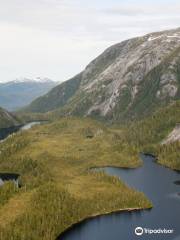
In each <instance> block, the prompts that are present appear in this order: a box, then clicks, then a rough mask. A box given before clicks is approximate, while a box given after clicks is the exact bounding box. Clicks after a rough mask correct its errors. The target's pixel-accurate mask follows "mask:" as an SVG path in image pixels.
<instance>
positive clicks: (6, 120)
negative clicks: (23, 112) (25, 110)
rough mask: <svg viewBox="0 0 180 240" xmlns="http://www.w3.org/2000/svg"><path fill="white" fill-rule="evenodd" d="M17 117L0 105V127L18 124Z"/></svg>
mask: <svg viewBox="0 0 180 240" xmlns="http://www.w3.org/2000/svg"><path fill="white" fill-rule="evenodd" d="M19 124H20V121H19V119H18V118H17V117H16V116H14V115H13V114H11V113H9V112H8V111H6V110H5V109H3V108H1V107H0V129H1V128H7V127H12V126H16V125H19Z"/></svg>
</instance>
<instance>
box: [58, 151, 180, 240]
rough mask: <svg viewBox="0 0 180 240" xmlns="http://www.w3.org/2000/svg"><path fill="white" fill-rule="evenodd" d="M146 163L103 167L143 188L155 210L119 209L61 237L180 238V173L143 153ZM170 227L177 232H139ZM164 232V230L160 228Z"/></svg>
mask: <svg viewBox="0 0 180 240" xmlns="http://www.w3.org/2000/svg"><path fill="white" fill-rule="evenodd" d="M141 158H142V160H143V166H142V167H140V168H137V169H121V168H113V167H105V168H101V169H100V170H103V171H105V172H106V173H107V174H109V175H111V176H117V177H120V178H121V179H122V180H123V181H124V182H125V183H126V184H127V185H129V186H130V187H132V188H135V189H136V190H138V191H142V192H144V193H145V194H146V196H147V197H148V198H149V199H150V200H151V201H152V203H153V208H152V209H151V210H141V211H132V212H127V211H124V212H119V213H112V214H109V215H104V216H99V217H95V218H92V219H89V220H85V221H82V222H81V223H79V224H76V225H74V226H73V227H72V228H71V229H69V230H67V231H66V232H65V233H63V234H62V235H60V236H59V237H58V238H57V239H58V240H92V239H93V240H134V239H143V240H144V239H145V240H151V239H152V240H153V239H158V240H164V239H165V240H166V239H168V240H180V196H179V195H178V193H179V192H180V186H179V185H178V184H175V183H177V181H178V182H179V180H180V174H179V172H176V171H173V170H171V169H168V168H165V167H163V166H161V165H159V164H157V163H156V161H155V158H154V157H153V156H150V155H145V154H141ZM136 227H142V228H145V229H147V230H148V229H157V230H158V229H162V230H163V229H168V230H169V229H170V230H173V233H164V234H162V233H156V234H153V233H151V234H148V233H146V234H145V233H144V234H143V235H141V236H137V235H135V232H134V230H135V228H136ZM159 232H161V231H159Z"/></svg>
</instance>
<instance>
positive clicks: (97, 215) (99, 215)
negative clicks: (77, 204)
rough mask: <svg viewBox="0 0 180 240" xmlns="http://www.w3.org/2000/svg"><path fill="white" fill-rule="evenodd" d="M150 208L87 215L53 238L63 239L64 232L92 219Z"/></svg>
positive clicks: (125, 209) (148, 208)
mask: <svg viewBox="0 0 180 240" xmlns="http://www.w3.org/2000/svg"><path fill="white" fill-rule="evenodd" d="M152 208H153V206H152V207H147V208H141V207H139V208H135V207H134V208H124V209H122V208H120V209H117V210H113V211H107V212H105V213H97V214H92V215H89V216H87V217H84V218H82V219H81V220H79V221H77V222H76V223H73V224H71V225H70V226H69V227H67V228H66V230H64V231H63V232H62V233H60V234H59V236H57V237H56V238H55V240H60V239H61V237H63V235H64V234H66V232H68V231H70V230H71V229H72V228H74V227H75V226H77V225H79V224H81V223H83V222H85V221H89V220H91V219H94V218H96V217H103V216H106V215H110V214H116V213H117V214H118V213H123V212H127V213H128V212H137V211H148V210H151V209H152Z"/></svg>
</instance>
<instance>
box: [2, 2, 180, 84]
mask: <svg viewBox="0 0 180 240" xmlns="http://www.w3.org/2000/svg"><path fill="white" fill-rule="evenodd" d="M176 27H180V1H179V0H151V1H150V0H146V1H145V0H144V1H143V0H126V1H122V0H90V1H89V0H0V81H10V80H14V79H16V78H19V77H30V78H34V77H39V76H41V77H49V78H52V79H54V80H56V81H64V80H67V79H68V78H70V77H72V76H73V75H75V74H76V73H78V72H80V71H81V70H83V68H84V67H85V66H86V65H87V64H88V63H89V62H90V61H91V60H93V58H95V57H96V56H97V55H98V54H100V53H101V52H102V51H104V50H105V49H106V48H107V47H109V46H110V45H112V44H114V43H117V42H120V41H122V40H124V39H127V38H130V37H134V36H139V35H142V34H145V33H149V32H153V31H159V30H164V29H171V28H176Z"/></svg>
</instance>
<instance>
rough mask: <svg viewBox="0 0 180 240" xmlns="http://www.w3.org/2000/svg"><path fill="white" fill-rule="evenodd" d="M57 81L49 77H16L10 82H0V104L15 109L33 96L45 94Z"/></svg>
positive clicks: (27, 102)
mask: <svg viewBox="0 0 180 240" xmlns="http://www.w3.org/2000/svg"><path fill="white" fill-rule="evenodd" d="M56 85H57V82H54V81H53V80H51V79H49V78H41V77H37V78H34V79H30V78H18V79H15V80H13V81H10V82H0V105H1V106H2V107H3V108H6V109H7V110H9V111H15V110H17V109H19V108H21V107H24V106H25V105H27V104H29V103H30V102H31V101H33V100H34V99H35V98H37V97H39V96H41V95H44V94H46V93H47V92H48V91H49V90H50V89H52V88H53V87H55V86H56Z"/></svg>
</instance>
